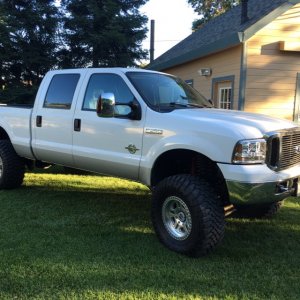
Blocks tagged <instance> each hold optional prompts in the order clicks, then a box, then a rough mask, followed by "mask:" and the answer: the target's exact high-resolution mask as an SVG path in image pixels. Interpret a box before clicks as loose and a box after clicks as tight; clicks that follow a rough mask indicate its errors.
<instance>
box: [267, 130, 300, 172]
mask: <svg viewBox="0 0 300 300" xmlns="http://www.w3.org/2000/svg"><path fill="white" fill-rule="evenodd" d="M268 149H269V153H268V154H267V157H268V165H269V167H270V168H271V169H274V170H276V171H280V170H284V169H287V168H290V167H292V166H295V165H297V164H300V130H299V129H291V130H286V131H282V132H278V133H276V134H273V135H271V136H270V137H269V139H268Z"/></svg>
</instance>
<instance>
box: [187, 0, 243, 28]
mask: <svg viewBox="0 0 300 300" xmlns="http://www.w3.org/2000/svg"><path fill="white" fill-rule="evenodd" d="M188 3H189V4H190V5H191V6H192V7H193V9H194V11H195V12H196V13H198V14H199V15H200V19H198V20H195V21H194V22H193V25H192V28H193V30H197V29H199V28H200V27H201V26H202V25H203V24H205V23H207V22H208V21H209V20H210V19H212V18H214V17H216V16H218V15H220V14H222V13H224V12H226V11H227V10H229V9H231V8H232V7H234V6H235V5H237V4H239V3H240V0H188Z"/></svg>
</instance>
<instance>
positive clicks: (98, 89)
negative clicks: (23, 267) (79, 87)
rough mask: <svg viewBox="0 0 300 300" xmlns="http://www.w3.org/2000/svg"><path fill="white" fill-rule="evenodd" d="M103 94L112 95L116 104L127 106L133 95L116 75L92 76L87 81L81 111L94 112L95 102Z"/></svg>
mask: <svg viewBox="0 0 300 300" xmlns="http://www.w3.org/2000/svg"><path fill="white" fill-rule="evenodd" d="M104 93H112V94H114V96H115V101H116V103H123V104H127V103H129V102H130V101H132V100H133V99H134V96H133V94H132V93H131V91H130V89H129V88H128V86H127V85H126V83H125V82H124V80H123V79H122V78H121V77H120V76H118V75H116V74H93V75H92V76H91V78H90V80H89V83H88V86H87V90H86V93H85V97H84V102H83V109H84V110H96V106H97V101H98V99H99V97H100V96H101V95H102V94H104Z"/></svg>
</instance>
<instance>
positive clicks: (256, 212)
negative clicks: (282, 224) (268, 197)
mask: <svg viewBox="0 0 300 300" xmlns="http://www.w3.org/2000/svg"><path fill="white" fill-rule="evenodd" d="M282 205H283V201H279V202H274V203H269V204H260V205H245V206H235V208H236V210H237V213H238V216H240V217H246V218H252V219H255V218H257V219H270V218H272V217H274V215H276V214H277V212H278V211H279V210H280V208H281V206H282Z"/></svg>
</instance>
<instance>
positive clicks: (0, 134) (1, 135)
mask: <svg viewBox="0 0 300 300" xmlns="http://www.w3.org/2000/svg"><path fill="white" fill-rule="evenodd" d="M0 140H9V141H10V138H9V135H8V134H7V132H6V130H5V129H4V128H3V127H1V126H0Z"/></svg>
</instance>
